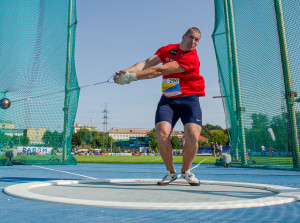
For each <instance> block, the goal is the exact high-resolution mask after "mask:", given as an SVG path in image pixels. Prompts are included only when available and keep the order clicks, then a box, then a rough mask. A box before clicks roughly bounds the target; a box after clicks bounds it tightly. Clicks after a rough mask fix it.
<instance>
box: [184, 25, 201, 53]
mask: <svg viewBox="0 0 300 223" xmlns="http://www.w3.org/2000/svg"><path fill="white" fill-rule="evenodd" d="M200 38H201V34H200V33H199V32H197V31H194V30H191V32H190V33H188V34H184V35H183V37H182V41H181V44H180V48H181V49H182V50H184V51H192V50H194V49H195V48H196V47H197V45H198V43H199V41H200Z"/></svg>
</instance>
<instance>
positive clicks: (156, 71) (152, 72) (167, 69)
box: [136, 61, 185, 80]
mask: <svg viewBox="0 0 300 223" xmlns="http://www.w3.org/2000/svg"><path fill="white" fill-rule="evenodd" d="M184 71H185V68H184V67H183V66H181V65H180V64H179V63H177V62H176V61H173V62H169V63H166V64H164V65H162V66H152V67H149V68H147V69H144V70H142V71H138V72H136V76H137V79H138V80H142V79H149V78H155V77H158V76H161V75H168V74H175V73H181V72H184Z"/></svg>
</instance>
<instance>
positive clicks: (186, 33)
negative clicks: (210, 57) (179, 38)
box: [184, 27, 201, 35]
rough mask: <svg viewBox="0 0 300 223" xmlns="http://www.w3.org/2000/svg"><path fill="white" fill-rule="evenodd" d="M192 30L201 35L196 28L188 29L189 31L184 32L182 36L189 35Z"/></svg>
mask: <svg viewBox="0 0 300 223" xmlns="http://www.w3.org/2000/svg"><path fill="white" fill-rule="evenodd" d="M192 30H193V31H196V32H198V33H200V35H201V32H200V30H199V29H198V28H197V27H192V28H189V29H188V30H187V31H186V32H185V34H184V35H188V34H190V33H191V32H192Z"/></svg>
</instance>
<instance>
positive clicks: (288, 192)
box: [4, 179, 300, 210]
mask: <svg viewBox="0 0 300 223" xmlns="http://www.w3.org/2000/svg"><path fill="white" fill-rule="evenodd" d="M159 180H160V179H102V180H101V179H98V180H83V181H77V180H58V181H47V182H32V183H23V184H15V185H11V186H8V187H6V188H5V189H4V192H5V193H6V194H8V195H11V196H14V197H19V198H25V199H32V200H42V201H49V202H56V203H64V204H75V205H86V206H101V207H108V208H129V209H156V210H207V209H234V208H250V207H263V206H271V205H278V204H285V203H291V202H294V201H297V200H300V189H298V188H291V187H283V186H276V185H266V184H253V183H239V182H223V181H201V184H207V185H221V186H232V187H245V188H254V189H260V190H267V191H271V192H274V193H275V195H274V196H269V197H263V198H256V199H247V200H236V201H220V202H184V203H183V202H172V203H168V202H161V203H160V202H134V201H131V202H123V201H102V200H85V199H73V198H64V197H55V196H46V195H41V194H36V193H33V192H31V191H30V190H31V189H33V188H38V187H47V186H55V185H71V184H83V183H85V184H86V183H130V182H141V183H155V184H156V182H157V181H159ZM176 182H178V183H186V181H185V180H177V181H176Z"/></svg>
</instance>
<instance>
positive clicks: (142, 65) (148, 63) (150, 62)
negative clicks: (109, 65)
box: [122, 55, 161, 73]
mask: <svg viewBox="0 0 300 223" xmlns="http://www.w3.org/2000/svg"><path fill="white" fill-rule="evenodd" d="M160 62H161V61H160V58H159V57H158V56H157V55H153V56H151V57H149V58H148V59H147V60H145V61H142V62H139V63H136V64H135V65H133V66H132V67H129V68H127V69H125V70H122V73H125V72H128V73H137V72H139V71H142V70H145V69H147V68H149V67H152V66H156V65H157V64H159V63H160Z"/></svg>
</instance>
